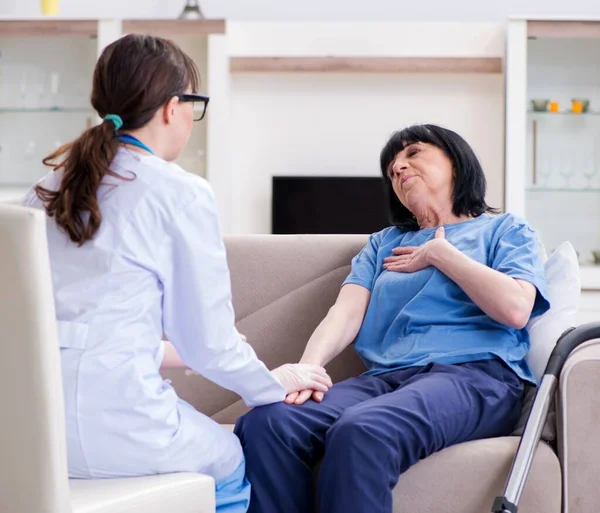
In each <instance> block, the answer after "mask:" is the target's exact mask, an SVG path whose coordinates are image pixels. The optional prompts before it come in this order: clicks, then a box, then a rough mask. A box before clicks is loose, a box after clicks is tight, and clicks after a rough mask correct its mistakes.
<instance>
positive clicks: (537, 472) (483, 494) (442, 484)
mask: <svg viewBox="0 0 600 513" xmlns="http://www.w3.org/2000/svg"><path fill="white" fill-rule="evenodd" d="M519 440H520V439H519V438H517V437H502V438H493V439H489V440H477V441H474V442H467V443H463V444H459V445H456V446H453V447H449V448H447V449H444V450H443V451H440V452H439V453H437V454H434V455H432V456H430V457H429V458H426V459H424V460H422V461H420V462H419V463H418V464H416V465H415V466H413V467H412V468H410V469H409V470H408V471H407V472H406V473H404V474H403V475H402V476H400V480H399V481H398V485H397V486H396V488H395V489H394V513H437V512H439V513H442V512H449V511H460V512H461V513H481V512H482V511H490V510H491V507H492V504H493V501H494V499H495V497H497V496H499V495H502V493H503V490H504V486H505V484H506V479H507V477H508V473H509V471H510V468H511V465H512V461H513V458H514V456H515V453H516V451H517V446H518V444H519ZM561 500H562V498H561V470H560V464H559V461H558V458H557V456H556V454H555V453H554V451H553V450H552V449H551V448H550V446H548V444H546V443H545V442H541V443H540V445H539V447H538V450H537V452H536V455H535V459H534V462H533V465H532V468H531V472H530V474H529V478H528V479H527V484H526V485H525V490H524V492H523V496H522V498H521V502H520V504H519V513H539V512H540V511H543V512H544V513H560V511H561Z"/></svg>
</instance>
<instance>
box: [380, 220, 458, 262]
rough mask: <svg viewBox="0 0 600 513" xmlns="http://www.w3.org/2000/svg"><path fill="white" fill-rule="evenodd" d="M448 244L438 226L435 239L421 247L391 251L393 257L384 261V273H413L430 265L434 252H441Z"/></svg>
mask: <svg viewBox="0 0 600 513" xmlns="http://www.w3.org/2000/svg"><path fill="white" fill-rule="evenodd" d="M449 245H450V243H449V242H448V241H447V240H446V231H445V230H444V227H443V226H440V227H439V228H438V229H437V230H436V232H435V237H434V238H433V239H432V240H430V241H428V242H426V243H425V244H423V245H422V246H401V247H398V248H395V249H394V250H393V253H394V256H391V257H387V258H385V259H384V261H383V262H384V263H383V268H384V269H385V270H386V271H393V272H399V273H414V272H417V271H420V270H421V269H425V268H426V267H429V266H430V265H432V259H431V256H432V254H434V253H435V252H436V251H443V250H444V249H445V248H446V247H447V246H449Z"/></svg>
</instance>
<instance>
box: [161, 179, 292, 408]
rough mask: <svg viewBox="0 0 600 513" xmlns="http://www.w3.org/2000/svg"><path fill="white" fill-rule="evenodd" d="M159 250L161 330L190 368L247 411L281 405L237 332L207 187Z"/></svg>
mask: <svg viewBox="0 0 600 513" xmlns="http://www.w3.org/2000/svg"><path fill="white" fill-rule="evenodd" d="M165 244H166V245H165V246H163V247H161V248H160V259H159V263H158V269H159V274H160V279H161V282H162V285H163V330H164V333H165V335H166V336H167V338H168V340H169V341H170V342H171V343H172V344H173V345H174V346H175V348H176V349H177V352H178V353H179V355H180V357H181V359H182V360H183V362H184V363H185V364H186V365H188V366H189V367H190V368H192V369H193V370H195V371H196V372H198V373H199V374H201V375H202V376H204V377H206V378H207V379H209V380H211V381H213V382H215V383H217V384H218V385H220V386H222V387H224V388H227V389H229V390H232V391H233V392H236V393H237V394H239V395H240V396H241V397H242V399H243V400H244V402H245V403H246V404H247V405H248V406H258V405H262V404H269V403H274V402H279V401H282V400H283V399H284V398H285V390H284V388H283V387H282V386H281V385H280V384H279V382H278V381H277V380H276V379H275V378H274V377H273V375H272V374H271V372H270V371H269V370H268V369H267V367H266V366H265V365H264V363H263V362H261V361H260V360H259V359H258V357H257V356H256V353H255V352H254V349H252V347H251V346H250V345H249V344H247V343H246V342H243V341H242V339H241V338H240V335H239V333H238V331H237V330H236V328H235V324H234V323H235V315H234V311H233V305H232V303H231V280H230V276H229V267H228V265H227V259H226V253H225V246H224V244H223V241H222V239H221V233H220V229H219V220H218V216H217V211H216V207H215V203H214V199H213V195H212V191H211V190H210V189H209V188H208V185H204V187H202V189H201V190H200V191H199V193H198V194H197V197H196V198H195V199H194V200H192V201H191V203H189V204H188V205H186V207H185V208H184V209H183V210H182V211H181V212H180V214H179V215H178V217H177V219H176V220H175V224H174V225H173V226H171V227H170V233H169V234H168V235H167V237H166V241H165Z"/></svg>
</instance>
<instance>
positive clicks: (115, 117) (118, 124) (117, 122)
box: [104, 114, 123, 132]
mask: <svg viewBox="0 0 600 513" xmlns="http://www.w3.org/2000/svg"><path fill="white" fill-rule="evenodd" d="M104 121H112V122H113V124H114V125H115V132H116V131H117V130H119V129H120V128H121V127H122V126H123V120H122V119H121V116H119V115H118V114H107V115H106V116H104Z"/></svg>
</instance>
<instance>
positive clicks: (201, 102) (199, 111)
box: [177, 94, 210, 121]
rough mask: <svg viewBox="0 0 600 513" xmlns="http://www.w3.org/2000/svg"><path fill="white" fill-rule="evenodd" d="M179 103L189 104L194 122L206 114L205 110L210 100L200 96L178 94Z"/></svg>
mask: <svg viewBox="0 0 600 513" xmlns="http://www.w3.org/2000/svg"><path fill="white" fill-rule="evenodd" d="M177 98H179V101H180V102H191V103H192V104H193V109H194V121H200V120H202V119H203V118H204V116H205V114H206V108H207V107H208V102H209V100H210V98H209V97H208V96H202V95H201V94H178V95H177Z"/></svg>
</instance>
